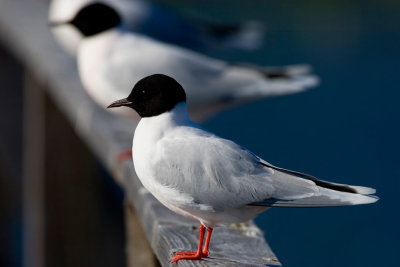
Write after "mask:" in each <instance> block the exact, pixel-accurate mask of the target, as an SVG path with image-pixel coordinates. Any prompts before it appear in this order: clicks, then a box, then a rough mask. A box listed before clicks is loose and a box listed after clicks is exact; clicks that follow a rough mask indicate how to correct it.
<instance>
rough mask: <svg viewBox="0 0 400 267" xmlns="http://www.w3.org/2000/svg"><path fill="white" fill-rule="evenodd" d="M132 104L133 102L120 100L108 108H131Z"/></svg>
mask: <svg viewBox="0 0 400 267" xmlns="http://www.w3.org/2000/svg"><path fill="white" fill-rule="evenodd" d="M131 104H132V102H131V101H129V100H128V99H126V98H124V99H120V100H117V101H115V102H112V103H111V105H109V106H108V107H107V108H116V107H122V106H130V105H131Z"/></svg>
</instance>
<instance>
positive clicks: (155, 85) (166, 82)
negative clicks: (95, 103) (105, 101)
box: [108, 74, 186, 117]
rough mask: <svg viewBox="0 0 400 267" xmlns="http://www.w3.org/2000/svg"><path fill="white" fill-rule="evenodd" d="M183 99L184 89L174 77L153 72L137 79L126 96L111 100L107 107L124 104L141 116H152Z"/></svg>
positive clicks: (168, 109)
mask: <svg viewBox="0 0 400 267" xmlns="http://www.w3.org/2000/svg"><path fill="white" fill-rule="evenodd" d="M185 101H186V94H185V90H183V88H182V86H181V85H180V84H179V83H178V82H177V81H175V79H173V78H171V77H169V76H167V75H164V74H153V75H150V76H147V77H145V78H143V79H141V80H140V81H138V82H137V83H136V84H135V86H134V87H133V89H132V92H131V94H130V95H129V96H128V97H127V98H124V99H121V100H117V101H115V102H113V103H112V104H111V105H109V106H108V108H114V107H121V106H126V107H130V108H132V109H134V110H136V112H137V113H139V115H140V116H141V117H152V116H157V115H160V114H162V113H164V112H168V111H170V110H171V109H173V108H174V107H175V106H176V104H178V103H180V102H185Z"/></svg>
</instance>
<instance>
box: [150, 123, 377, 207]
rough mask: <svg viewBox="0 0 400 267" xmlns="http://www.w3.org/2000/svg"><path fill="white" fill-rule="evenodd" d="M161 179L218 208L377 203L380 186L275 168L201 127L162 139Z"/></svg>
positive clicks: (199, 200) (159, 163) (199, 201)
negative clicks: (340, 182)
mask: <svg viewBox="0 0 400 267" xmlns="http://www.w3.org/2000/svg"><path fill="white" fill-rule="evenodd" d="M158 153H159V155H160V158H159V160H158V161H157V163H156V166H155V172H156V173H157V175H156V176H157V177H159V182H160V183H162V184H164V185H167V186H170V187H172V188H174V189H177V190H178V191H180V192H184V193H186V194H188V195H190V196H191V197H192V198H193V201H194V203H196V204H202V205H208V206H211V207H212V208H213V209H214V210H222V209H225V208H229V207H238V206H243V205H258V206H277V207H319V206H341V205H355V204H365V203H372V202H375V201H377V200H378V198H377V197H375V196H370V195H369V194H373V193H375V190H374V189H372V188H368V187H362V186H351V185H343V184H336V183H331V182H327V181H322V180H319V179H317V178H315V177H313V176H310V175H308V174H303V173H300V172H295V171H290V170H286V169H283V168H279V167H275V166H273V165H271V164H269V163H268V162H266V161H264V160H262V159H260V158H259V157H257V156H255V155H254V154H253V153H251V152H250V151H248V150H247V149H245V148H243V147H240V146H239V145H237V144H235V143H233V142H231V141H229V140H226V139H222V138H218V137H216V136H215V135H212V134H210V133H208V132H206V131H203V130H201V129H195V128H189V127H179V128H178V129H177V130H176V132H175V134H171V135H170V136H167V137H166V138H164V139H162V140H161V141H160V142H159V144H158ZM161 174H162V175H161Z"/></svg>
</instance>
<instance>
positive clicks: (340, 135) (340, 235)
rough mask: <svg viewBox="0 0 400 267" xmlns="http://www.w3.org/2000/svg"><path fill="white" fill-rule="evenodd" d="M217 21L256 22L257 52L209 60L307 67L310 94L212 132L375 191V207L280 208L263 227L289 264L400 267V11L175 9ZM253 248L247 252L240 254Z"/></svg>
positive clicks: (304, 5)
mask: <svg viewBox="0 0 400 267" xmlns="http://www.w3.org/2000/svg"><path fill="white" fill-rule="evenodd" d="M167 2H168V3H167V4H168V6H170V7H172V8H175V9H177V10H179V11H180V12H181V13H183V14H185V15H187V16H191V17H199V18H208V19H210V20H214V21H236V20H240V19H257V20H260V21H262V22H263V23H264V24H265V25H266V27H267V37H266V43H265V45H264V46H263V47H262V48H261V50H260V51H254V52H241V53H239V52H235V53H233V52H226V51H225V52H222V51H218V50H207V51H204V52H206V53H208V54H209V55H214V56H218V57H220V58H223V59H227V60H232V61H250V62H255V63H259V64H265V65H271V64H272V65H284V64H293V63H309V64H311V65H312V66H313V67H314V70H315V73H317V74H318V75H319V76H320V77H321V81H322V83H321V85H320V86H318V88H316V89H313V90H311V91H308V92H305V93H301V94H296V95H290V96H284V97H277V98H272V99H265V100H262V101H258V102H256V103H252V104H250V105H246V106H242V107H238V108H234V109H231V110H228V111H225V112H223V113H220V114H219V115H217V116H216V117H214V118H212V119H210V120H208V121H207V122H206V123H204V126H205V127H206V128H207V129H209V130H212V131H214V132H215V133H217V134H218V135H220V136H223V137H226V138H229V139H232V140H235V141H236V142H238V143H240V144H241V145H243V146H245V147H247V148H249V149H250V150H252V151H254V152H255V153H256V154H258V155H259V156H261V157H262V158H264V159H266V160H267V161H269V162H271V163H273V164H275V165H277V166H281V167H284V168H289V169H292V170H297V171H302V172H306V173H309V174H312V175H314V176H317V177H319V178H321V179H325V180H329V181H334V182H338V183H349V184H354V185H365V186H371V187H374V188H376V189H377V194H378V196H379V197H380V198H381V200H380V201H379V202H378V203H377V204H373V205H363V206H355V207H338V208H321V209H279V208H275V209H272V210H270V211H268V212H265V213H263V214H262V215H260V216H259V217H258V218H257V219H256V223H257V224H258V225H259V226H260V227H261V228H262V229H263V231H264V232H265V236H266V238H267V240H268V242H269V244H270V245H271V247H272V249H273V251H274V252H275V253H276V254H277V256H278V258H279V259H280V260H281V261H282V263H283V264H284V265H285V266H326V267H329V266H335V267H336V266H364V267H367V266H374V267H375V266H396V265H397V266H398V260H397V255H398V254H397V253H398V252H399V249H400V242H399V240H400V230H399V228H400V209H399V207H398V205H397V203H398V202H399V200H398V198H399V197H400V194H399V186H400V185H399V178H400V169H399V165H400V164H399V153H400V143H399V137H400V105H399V99H400V87H399V84H400V78H399V77H400V73H399V71H400V53H399V49H400V2H398V1H229V2H227V1H217V2H215V1H214V2H212V1H172V2H169V1H167ZM244 246H245V244H244Z"/></svg>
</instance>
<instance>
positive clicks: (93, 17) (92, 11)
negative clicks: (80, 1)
mask: <svg viewBox="0 0 400 267" xmlns="http://www.w3.org/2000/svg"><path fill="white" fill-rule="evenodd" d="M67 23H69V24H72V25H74V26H75V27H76V28H77V29H78V30H79V31H80V32H81V33H82V34H83V35H84V36H92V35H95V34H98V33H101V32H104V31H106V30H109V29H112V28H114V27H116V26H118V25H119V24H120V23H121V17H120V16H119V15H118V13H117V12H116V11H115V10H114V9H113V8H112V7H110V6H108V5H106V4H102V3H93V4H90V5H87V6H85V7H83V8H82V9H81V10H80V11H79V12H78V14H76V16H75V17H74V18H73V19H72V20H71V21H68V22H67ZM60 24H65V23H60V22H56V23H52V25H55V26H56V25H60Z"/></svg>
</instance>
